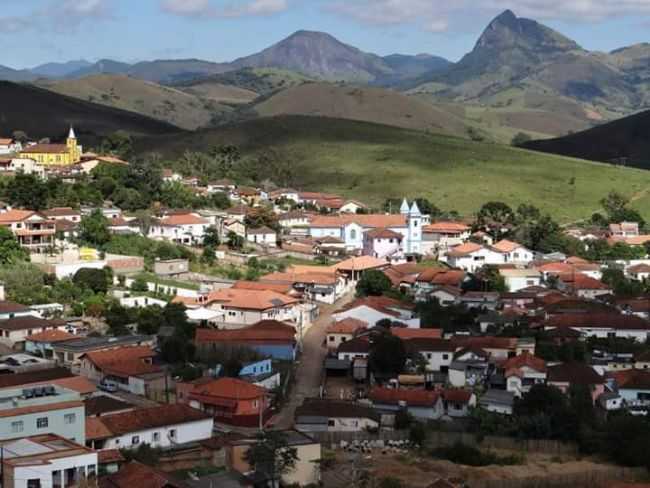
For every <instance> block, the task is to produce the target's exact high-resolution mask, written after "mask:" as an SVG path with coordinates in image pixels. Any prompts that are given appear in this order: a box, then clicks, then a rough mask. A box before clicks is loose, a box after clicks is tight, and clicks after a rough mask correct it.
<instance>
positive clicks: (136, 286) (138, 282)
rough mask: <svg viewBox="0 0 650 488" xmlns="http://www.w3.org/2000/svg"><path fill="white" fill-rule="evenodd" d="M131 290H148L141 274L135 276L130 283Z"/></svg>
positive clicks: (147, 285)
mask: <svg viewBox="0 0 650 488" xmlns="http://www.w3.org/2000/svg"><path fill="white" fill-rule="evenodd" d="M131 291H139V292H143V291H149V284H148V283H147V280H146V279H145V278H144V277H142V276H136V277H135V279H134V280H133V283H131Z"/></svg>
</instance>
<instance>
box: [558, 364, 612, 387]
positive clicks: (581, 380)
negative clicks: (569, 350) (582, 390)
mask: <svg viewBox="0 0 650 488" xmlns="http://www.w3.org/2000/svg"><path fill="white" fill-rule="evenodd" d="M546 379H547V381H548V382H550V383H569V384H572V385H599V384H601V383H604V382H605V379H604V378H603V377H602V376H600V375H599V374H598V373H596V371H594V369H593V368H592V367H590V366H587V365H586V364H583V363H578V362H572V363H563V364H558V365H556V366H549V368H548V370H547V376H546Z"/></svg>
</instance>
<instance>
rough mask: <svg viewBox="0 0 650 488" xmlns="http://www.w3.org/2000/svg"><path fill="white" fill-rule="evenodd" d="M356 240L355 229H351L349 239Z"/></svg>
mask: <svg viewBox="0 0 650 488" xmlns="http://www.w3.org/2000/svg"><path fill="white" fill-rule="evenodd" d="M356 238H357V231H356V230H355V229H352V230H351V231H350V239H352V240H356Z"/></svg>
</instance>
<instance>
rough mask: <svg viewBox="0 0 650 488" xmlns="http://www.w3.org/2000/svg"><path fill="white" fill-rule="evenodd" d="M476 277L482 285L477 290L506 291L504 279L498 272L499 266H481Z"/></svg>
mask: <svg viewBox="0 0 650 488" xmlns="http://www.w3.org/2000/svg"><path fill="white" fill-rule="evenodd" d="M478 279H479V280H480V282H481V284H482V285H484V286H481V288H480V290H479V291H498V292H499V293H505V292H507V291H508V287H507V286H506V280H505V279H504V278H503V276H501V273H499V268H497V267H496V266H494V265H486V266H483V269H482V270H481V272H480V276H479V277H478Z"/></svg>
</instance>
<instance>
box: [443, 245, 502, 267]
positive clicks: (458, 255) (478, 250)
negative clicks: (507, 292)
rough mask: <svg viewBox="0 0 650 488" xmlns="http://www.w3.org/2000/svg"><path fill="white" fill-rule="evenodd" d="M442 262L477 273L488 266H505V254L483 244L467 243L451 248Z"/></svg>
mask: <svg viewBox="0 0 650 488" xmlns="http://www.w3.org/2000/svg"><path fill="white" fill-rule="evenodd" d="M440 260H441V261H445V262H446V263H447V264H449V266H451V267H452V268H457V269H462V270H464V271H467V272H468V273H475V272H476V271H477V270H478V269H480V268H482V267H483V266H485V265H486V264H503V263H504V254H503V253H501V252H497V251H495V250H493V249H492V248H491V247H489V246H486V245H483V244H477V243H475V242H466V243H464V244H460V245H458V246H454V247H452V248H450V249H449V250H448V251H447V252H446V253H445V254H444V255H442V256H441V257H440Z"/></svg>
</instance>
